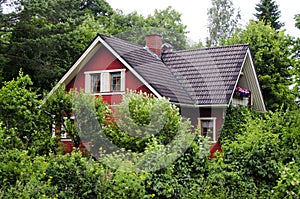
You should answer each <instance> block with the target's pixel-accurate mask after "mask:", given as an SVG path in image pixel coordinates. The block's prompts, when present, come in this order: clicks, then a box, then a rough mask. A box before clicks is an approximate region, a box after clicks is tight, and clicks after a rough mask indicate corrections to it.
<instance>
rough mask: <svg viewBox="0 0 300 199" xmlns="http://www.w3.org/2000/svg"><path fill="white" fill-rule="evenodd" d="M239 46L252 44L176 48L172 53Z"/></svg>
mask: <svg viewBox="0 0 300 199" xmlns="http://www.w3.org/2000/svg"><path fill="white" fill-rule="evenodd" d="M238 46H248V47H249V46H250V45H249V44H233V45H224V46H213V47H203V48H194V49H184V50H174V51H172V52H170V53H178V52H192V51H200V50H209V49H220V48H229V47H238ZM166 54H167V53H166Z"/></svg>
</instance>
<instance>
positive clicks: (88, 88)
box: [84, 69, 126, 95]
mask: <svg viewBox="0 0 300 199" xmlns="http://www.w3.org/2000/svg"><path fill="white" fill-rule="evenodd" d="M116 72H121V85H120V91H112V90H111V86H112V85H111V73H116ZM125 72H126V69H115V70H98V71H86V72H84V74H85V92H86V93H90V94H92V95H116V94H124V93H125ZM95 74H99V76H100V92H99V93H92V75H95Z"/></svg>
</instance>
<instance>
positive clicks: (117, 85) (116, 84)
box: [110, 72, 121, 91]
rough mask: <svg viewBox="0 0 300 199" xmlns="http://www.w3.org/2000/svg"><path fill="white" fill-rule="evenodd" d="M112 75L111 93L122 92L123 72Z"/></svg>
mask: <svg viewBox="0 0 300 199" xmlns="http://www.w3.org/2000/svg"><path fill="white" fill-rule="evenodd" d="M110 74H111V91H120V90H121V72H114V73H110Z"/></svg>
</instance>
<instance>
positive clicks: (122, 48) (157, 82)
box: [99, 35, 194, 104]
mask: <svg viewBox="0 0 300 199" xmlns="http://www.w3.org/2000/svg"><path fill="white" fill-rule="evenodd" d="M99 36H100V37H101V38H102V39H103V40H104V41H105V42H107V43H108V44H109V45H110V47H112V48H113V49H114V50H115V51H116V52H117V53H118V54H119V55H120V56H121V57H122V58H123V59H124V60H125V61H126V62H127V63H128V64H129V65H130V66H131V67H132V68H134V70H135V71H136V72H137V73H138V74H140V75H141V76H142V77H143V78H144V79H145V80H146V81H147V82H148V83H149V84H150V85H151V86H152V87H153V88H154V89H155V90H156V91H157V92H158V93H159V94H160V95H162V96H164V97H166V98H169V99H170V101H172V102H176V103H185V104H194V102H193V100H192V99H191V98H190V96H189V94H188V93H187V92H186V91H185V89H184V88H183V87H182V86H181V85H180V84H179V83H178V81H177V80H176V78H175V77H174V75H172V73H171V71H170V69H169V68H168V67H166V66H165V65H164V64H163V62H162V61H161V60H160V59H157V58H155V57H154V56H153V55H151V54H150V53H149V52H148V51H147V50H146V49H145V48H144V47H142V46H139V45H136V44H133V43H130V42H127V41H124V40H121V39H118V38H115V37H109V36H105V35H99Z"/></svg>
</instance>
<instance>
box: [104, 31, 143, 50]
mask: <svg viewBox="0 0 300 199" xmlns="http://www.w3.org/2000/svg"><path fill="white" fill-rule="evenodd" d="M98 36H100V37H101V38H102V39H104V40H105V37H106V38H112V39H116V40H119V41H122V42H124V43H128V44H130V45H134V46H136V47H139V48H143V47H144V46H142V45H140V44H136V43H134V42H132V41H129V40H126V39H123V38H119V37H116V36H113V35H105V34H102V33H98Z"/></svg>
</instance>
